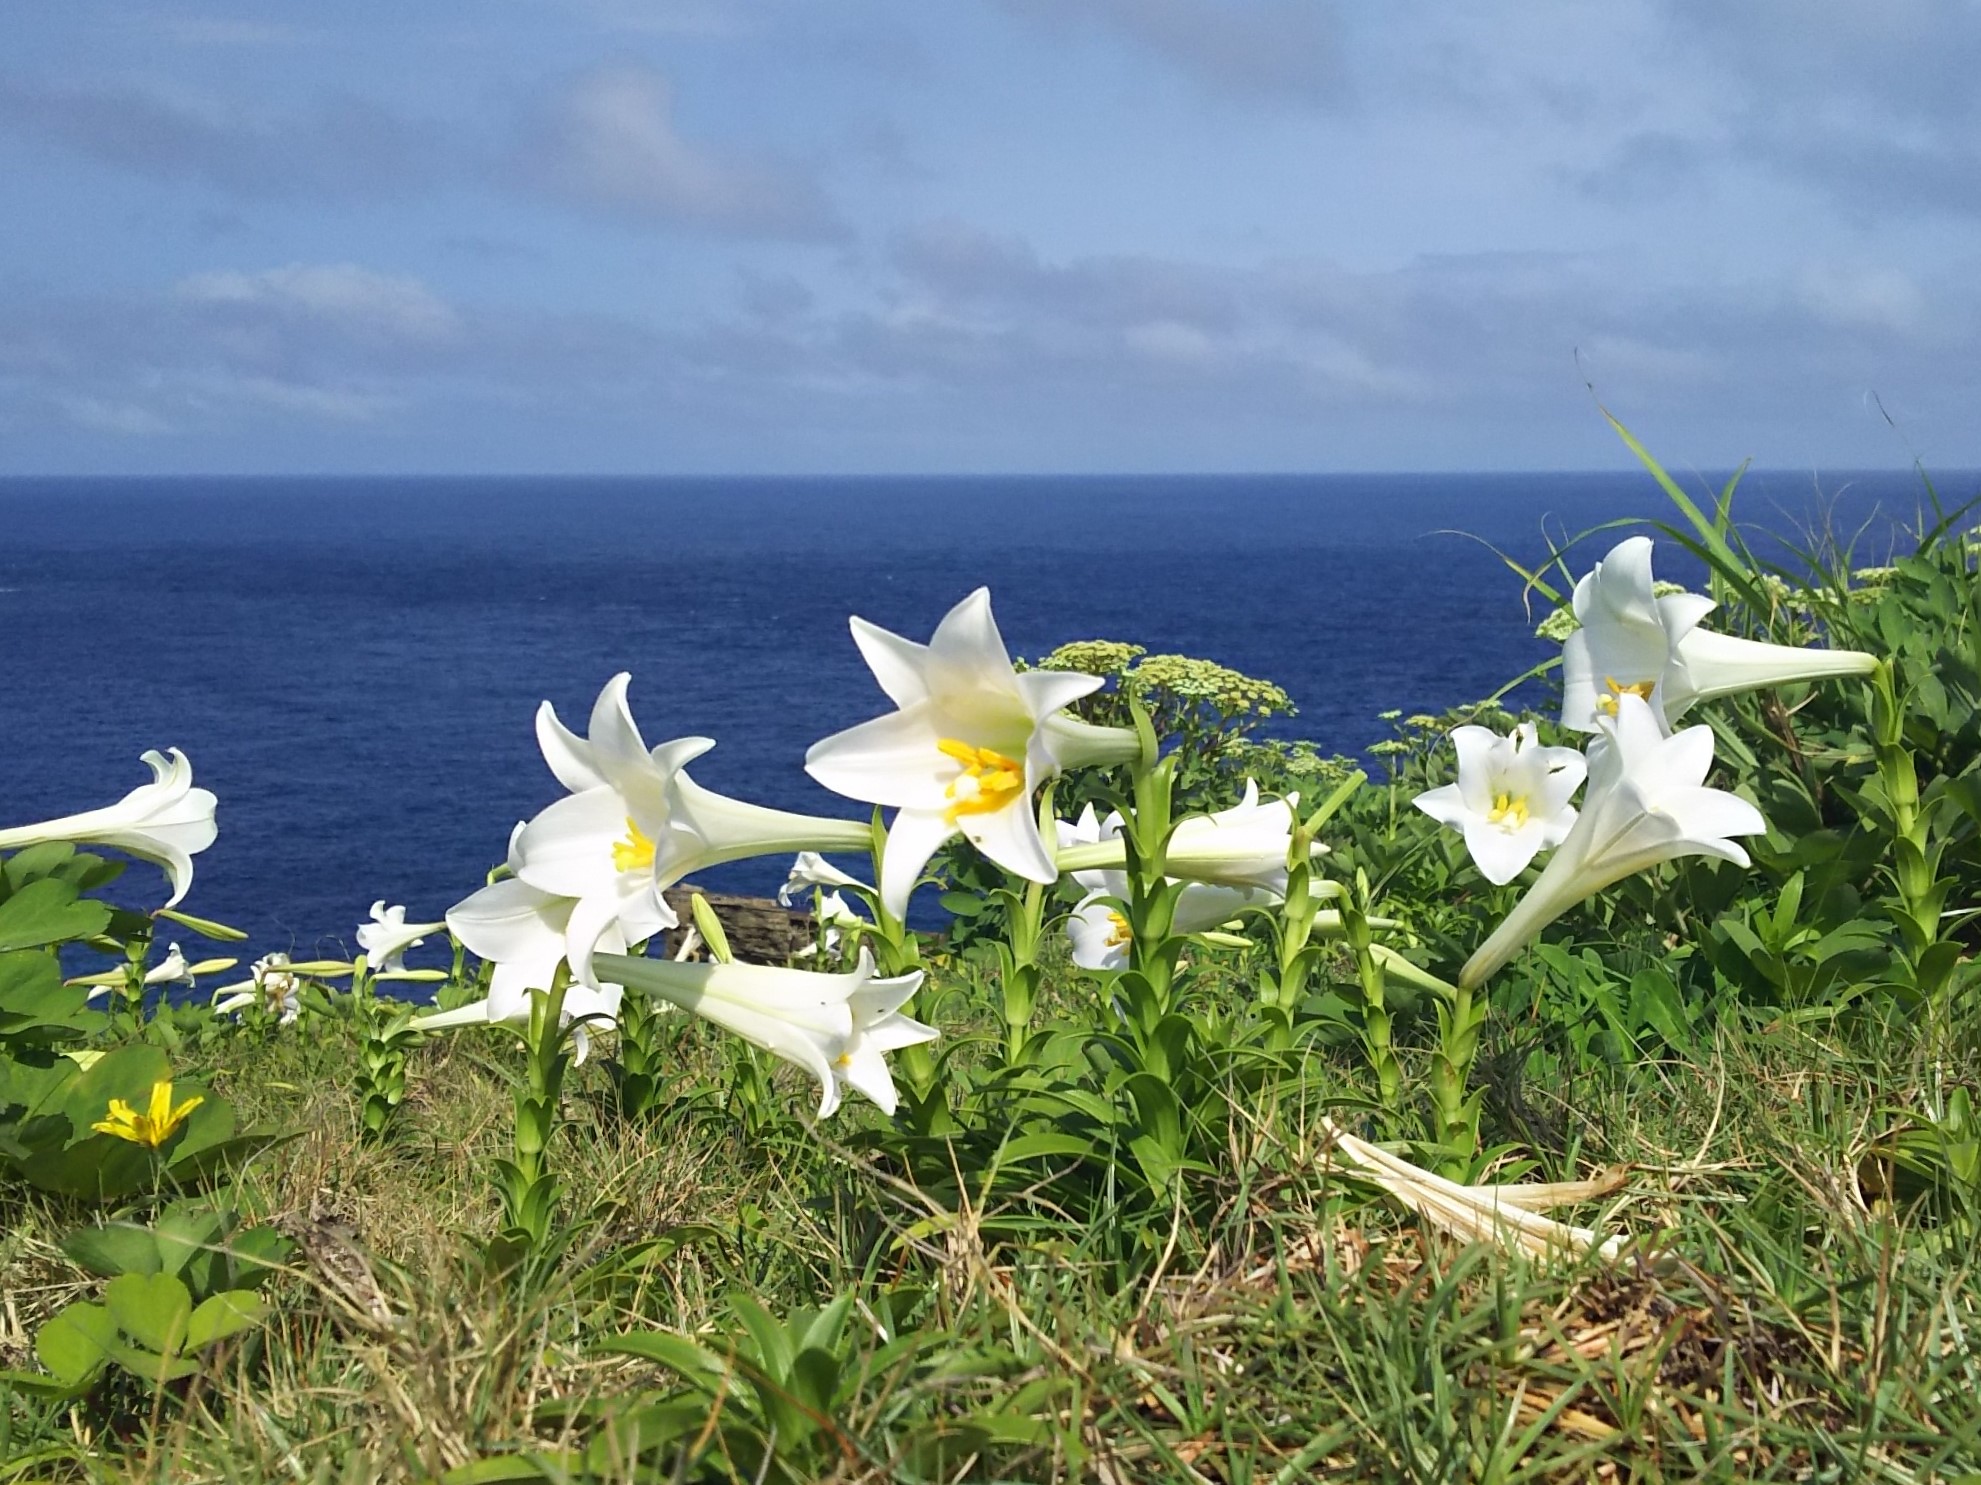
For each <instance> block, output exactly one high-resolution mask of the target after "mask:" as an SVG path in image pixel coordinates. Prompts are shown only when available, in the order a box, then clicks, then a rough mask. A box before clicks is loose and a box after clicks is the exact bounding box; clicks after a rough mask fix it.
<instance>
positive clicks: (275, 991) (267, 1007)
mask: <svg viewBox="0 0 1981 1485" xmlns="http://www.w3.org/2000/svg"><path fill="white" fill-rule="evenodd" d="M252 974H253V976H254V977H253V978H252V979H248V980H242V981H241V982H240V983H238V984H234V985H222V986H221V987H220V988H219V989H218V990H216V991H214V992H213V1009H214V1011H215V1013H217V1014H220V1015H236V1016H238V1015H239V1014H240V1013H241V1012H242V1011H245V1010H247V1009H248V1008H249V1007H250V1006H259V1007H260V1008H261V1009H262V1010H264V1011H266V1012H268V1014H270V1015H271V1016H274V1017H275V1018H276V1021H277V1023H278V1024H279V1025H282V1026H293V1025H294V1024H295V1022H296V1018H297V1017H298V1016H300V1015H301V1014H302V1012H303V996H302V987H301V985H299V984H298V983H297V980H296V977H295V975H293V974H291V973H290V972H289V956H288V955H287V954H282V953H275V954H264V955H263V956H262V957H261V958H259V959H257V960H255V962H254V966H253V969H252Z"/></svg>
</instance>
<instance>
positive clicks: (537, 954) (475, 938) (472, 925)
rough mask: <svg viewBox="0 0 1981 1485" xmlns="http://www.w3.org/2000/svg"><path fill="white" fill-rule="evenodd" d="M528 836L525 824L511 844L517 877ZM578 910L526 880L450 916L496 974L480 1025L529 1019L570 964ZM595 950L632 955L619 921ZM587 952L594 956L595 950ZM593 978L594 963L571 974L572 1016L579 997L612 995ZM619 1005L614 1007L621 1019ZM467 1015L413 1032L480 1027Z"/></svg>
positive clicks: (514, 880) (464, 904) (428, 1020)
mask: <svg viewBox="0 0 1981 1485" xmlns="http://www.w3.org/2000/svg"><path fill="white" fill-rule="evenodd" d="M539 818H541V817H539ZM527 830H528V826H526V825H521V824H519V825H518V826H517V827H516V828H515V830H514V831H512V832H511V834H510V836H509V868H510V870H511V871H512V872H514V871H515V870H516V868H517V866H518V865H519V864H520V862H521V859H522V856H521V843H522V840H523V837H524V834H525V833H526V831H527ZM578 906H579V904H578V900H577V899H576V898H572V897H560V896H558V895H557V894H555V893H552V892H546V891H544V890H543V889H542V888H541V887H535V886H532V885H531V884H530V883H528V882H526V881H524V880H523V879H522V877H521V875H520V874H519V875H514V876H507V877H504V878H502V879H501V880H500V881H496V882H491V883H490V884H489V885H488V886H486V887H483V888H481V889H480V890H479V891H476V892H472V893H470V894H469V895H468V896H467V897H465V898H463V899H462V900H461V901H460V902H457V903H455V904H454V906H453V907H451V908H449V909H448V910H447V929H448V931H449V932H450V933H452V934H453V935H454V937H455V938H457V939H459V940H460V941H461V943H462V944H463V945H465V946H466V948H467V950H468V952H469V953H471V954H474V955H475V956H477V957H478V958H481V959H484V960H486V961H488V962H489V963H490V964H492V965H494V966H495V969H494V971H493V973H492V974H491V975H490V977H489V987H488V998H487V999H486V1000H482V1001H477V1002H476V1003H475V1004H476V1006H477V1007H479V1008H480V1009H481V1012H482V1014H481V1016H480V1017H479V1019H480V1020H483V1021H513V1020H516V1019H518V1018H519V1017H527V1016H528V1015H529V1009H530V991H532V990H548V989H549V988H550V982H551V980H552V978H553V977H554V976H555V975H556V973H557V966H558V965H559V964H560V963H563V962H564V961H565V960H566V959H567V957H568V956H569V953H570V945H571V923H572V919H573V917H574V916H575V914H576V910H577V908H578ZM591 942H592V943H593V944H596V945H597V947H598V948H600V949H602V950H604V951H605V952H607V953H611V954H623V953H624V952H625V951H626V940H625V938H624V936H623V934H622V933H621V931H620V929H619V927H618V924H617V923H616V922H613V921H608V922H607V923H606V924H605V925H604V927H603V928H601V929H600V930H599V933H598V935H597V936H596V938H594V939H593V940H592V941H591ZM586 947H587V949H588V950H589V949H590V947H591V944H587V946H586ZM587 961H589V953H588V954H587ZM589 970H590V965H589V962H587V965H586V973H584V974H580V973H579V972H578V971H576V970H575V969H574V970H573V971H572V975H571V980H572V983H571V986H570V988H569V989H568V990H567V991H566V993H565V1005H566V1009H567V1012H568V1011H569V1009H570V1007H571V1006H572V1004H573V1001H572V994H573V992H578V991H590V992H592V993H593V994H596V995H605V994H606V992H608V991H609V990H611V989H612V988H613V987H610V986H605V985H600V984H598V983H596V982H595V981H593V980H592V979H591V978H590V975H589ZM580 999H581V1000H582V999H583V997H582V996H580ZM617 1004H618V1003H617V1000H616V999H614V1000H613V1009H614V1012H615V1014H616V1012H617ZM468 1009H469V1008H468V1007H465V1006H464V1007H461V1008H460V1009H459V1010H456V1011H444V1012H436V1013H434V1014H433V1015H431V1016H423V1017H421V1018H420V1019H419V1020H418V1021H416V1022H415V1023H414V1024H415V1025H417V1026H420V1027H422V1028H423V1029H433V1028H435V1027H439V1026H453V1025H460V1024H464V1023H465V1022H467V1021H472V1020H475V1019H477V1018H476V1017H473V1016H466V1015H463V1014H462V1013H463V1012H465V1011H466V1010H468ZM440 1016H446V1017H450V1018H453V1019H449V1020H444V1021H443V1020H440V1019H438V1017H440Z"/></svg>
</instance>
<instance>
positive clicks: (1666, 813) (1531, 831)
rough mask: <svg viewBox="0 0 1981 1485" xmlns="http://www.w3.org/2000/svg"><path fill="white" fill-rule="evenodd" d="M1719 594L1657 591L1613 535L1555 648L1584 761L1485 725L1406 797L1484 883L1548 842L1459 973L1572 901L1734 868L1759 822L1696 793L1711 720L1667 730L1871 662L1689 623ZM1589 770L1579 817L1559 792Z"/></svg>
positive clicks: (1480, 976)
mask: <svg viewBox="0 0 1981 1485" xmlns="http://www.w3.org/2000/svg"><path fill="white" fill-rule="evenodd" d="M1713 608H1714V603H1713V601H1712V600H1711V599H1710V598H1705V597H1702V596H1700V595H1699V594H1697V593H1670V594H1666V595H1665V596H1663V597H1659V596H1657V595H1656V593H1655V591H1654V587H1653V581H1652V577H1651V542H1650V539H1649V538H1648V537H1643V536H1633V537H1631V538H1629V539H1628V540H1626V541H1623V542H1620V543H1618V544H1617V545H1616V546H1615V547H1614V548H1612V549H1611V551H1610V553H1609V555H1608V556H1607V557H1605V558H1603V560H1602V561H1600V562H1598V563H1597V564H1596V565H1595V568H1594V570H1592V571H1591V572H1589V573H1588V574H1587V575H1586V576H1584V577H1583V578H1582V580H1581V581H1580V582H1579V583H1577V584H1576V586H1575V594H1574V599H1573V609H1574V614H1575V619H1576V621H1577V624H1578V626H1579V627H1578V628H1577V629H1576V630H1575V631H1574V632H1573V633H1571V634H1570V635H1569V636H1568V638H1567V640H1566V641H1565V642H1564V643H1563V646H1562V657H1561V658H1562V711H1561V720H1562V725H1563V726H1564V727H1567V728H1569V729H1571V730H1573V731H1576V732H1588V733H1593V734H1595V736H1594V739H1593V740H1592V741H1591V742H1590V744H1589V748H1588V753H1587V756H1586V758H1585V756H1584V755H1583V754H1581V753H1578V752H1576V751H1575V750H1574V749H1573V748H1544V747H1540V746H1539V745H1538V738H1537V736H1536V731H1535V728H1534V726H1533V724H1532V723H1523V724H1522V725H1521V726H1519V727H1516V728H1515V729H1514V731H1513V732H1512V733H1511V734H1510V735H1508V736H1506V737H1501V736H1499V735H1497V734H1495V733H1493V732H1492V731H1490V730H1489V729H1487V728H1484V727H1459V728H1456V729H1455V730H1454V731H1453V733H1452V743H1453V746H1454V747H1455V748H1456V750H1457V753H1458V781H1457V782H1456V783H1454V784H1447V785H1445V786H1444V787H1443V788H1440V789H1432V790H1429V791H1428V792H1426V793H1424V794H1420V795H1418V796H1417V800H1416V804H1417V807H1418V808H1419V809H1421V810H1423V811H1424V812H1425V813H1426V814H1428V815H1430V816H1431V817H1432V818H1434V819H1436V820H1439V821H1441V822H1442V823H1444V824H1446V825H1450V826H1452V827H1454V828H1456V829H1458V830H1461V831H1463V832H1464V835H1465V844H1466V848H1467V850H1468V851H1469V852H1470V853H1471V856H1472V860H1473V862H1474V863H1475V864H1476V865H1477V866H1478V868H1479V870H1480V872H1481V874H1482V875H1484V876H1485V877H1486V878H1487V880H1489V881H1491V882H1493V883H1495V884H1504V883H1507V882H1510V881H1512V880H1513V879H1514V878H1515V877H1517V876H1518V875H1520V873H1521V872H1522V871H1524V870H1525V869H1526V868H1527V866H1528V864H1529V863H1531V862H1532V861H1533V859H1534V858H1535V856H1537V855H1539V854H1540V853H1541V852H1542V851H1544V850H1548V849H1550V848H1558V849H1557V850H1556V854H1555V855H1554V857H1553V858H1552V859H1550V860H1549V862H1548V864H1547V865H1546V867H1545V868H1543V869H1542V871H1541V873H1540V876H1539V877H1538V878H1537V879H1536V880H1535V881H1534V883H1533V884H1532V885H1531V886H1530V887H1529V888H1528V889H1527V891H1526V892H1525V893H1524V894H1523V895H1522V897H1521V899H1520V901H1519V903H1518V904H1517V905H1516V906H1515V907H1514V909H1513V911H1512V912H1511V913H1509V914H1508V915H1507V916H1506V918H1505V920H1504V921H1502V922H1501V923H1500V925H1499V927H1498V928H1496V929H1495V930H1494V931H1493V934H1492V936H1491V937H1490V938H1488V939H1487V940H1486V941H1485V942H1484V943H1483V944H1481V945H1480V946H1479V948H1478V950H1477V951H1476V952H1475V953H1474V954H1473V955H1472V957H1471V958H1470V959H1469V960H1467V961H1466V963H1465V967H1464V969H1463V970H1462V971H1461V972H1460V974H1459V984H1460V985H1462V986H1466V987H1468V988H1469V987H1472V986H1476V985H1478V984H1479V983H1481V982H1482V981H1483V980H1485V978H1486V977H1487V976H1488V975H1490V974H1492V972H1493V971H1494V970H1496V969H1498V968H1499V967H1500V966H1501V965H1503V964H1505V963H1506V961H1507V960H1508V959H1510V958H1512V957H1513V955H1514V954H1515V953H1517V952H1518V951H1519V949H1520V948H1521V946H1522V945H1524V944H1526V943H1527V942H1528V941H1529V940H1531V939H1532V938H1534V936H1535V935H1536V934H1538V933H1539V932H1540V931H1541V929H1542V928H1544V927H1545V926H1547V924H1549V923H1551V922H1553V921H1554V920H1555V919H1556V918H1558V917H1560V916H1561V915H1562V914H1563V913H1564V912H1566V911H1567V910H1568V909H1569V908H1571V907H1573V906H1574V905H1575V904H1576V903H1578V902H1581V901H1582V900H1583V899H1585V898H1587V897H1590V896H1592V895H1593V894H1595V893H1597V892H1600V891H1602V890H1603V888H1605V887H1608V886H1610V885H1611V884H1612V883H1615V882H1618V881H1621V880H1622V879H1623V878H1624V877H1627V876H1630V875H1632V874H1634V873H1636V872H1640V871H1644V870H1647V869H1649V868H1650V867H1653V866H1656V865H1657V864H1658V863H1659V862H1661V861H1669V860H1672V859H1674V858H1676V857H1680V856H1717V857H1720V858H1721V859H1723V860H1727V861H1732V862H1734V863H1736V864H1738V865H1740V866H1746V865H1747V864H1748V856H1747V852H1746V851H1745V850H1743V849H1742V848H1741V847H1740V846H1738V845H1736V844H1735V843H1734V841H1733V839H1732V837H1734V836H1739V835H1759V834H1761V833H1763V832H1764V831H1766V830H1767V828H1768V825H1767V821H1765V820H1764V819H1762V818H1761V812H1760V811H1759V810H1758V809H1756V808H1755V807H1754V806H1753V805H1752V804H1751V803H1749V802H1748V801H1747V800H1745V799H1741V798H1740V797H1739V796H1737V795H1734V794H1729V793H1727V792H1726V791H1725V790H1722V789H1709V788H1707V787H1705V782H1706V775H1707V773H1708V772H1709V771H1710V770H1711V768H1712V766H1713V730H1712V728H1710V727H1706V726H1697V727H1687V728H1684V729H1682V730H1674V724H1675V723H1676V722H1677V721H1678V719H1679V718H1680V717H1682V716H1683V715H1684V714H1685V713H1686V712H1687V711H1688V710H1689V709H1690V708H1691V707H1692V706H1693V705H1694V704H1695V703H1697V702H1700V701H1705V700H1707V699H1709V698H1711V697H1715V696H1730V695H1733V694H1734V693H1736V692H1740V691H1751V690H1755V689H1758V688H1760V687H1762V686H1776V685H1784V684H1787V683H1790V682H1794V681H1807V680H1816V679H1820V678H1822V677H1825V676H1847V675H1868V674H1870V673H1871V672H1872V671H1873V670H1875V669H1876V668H1877V665H1878V661H1877V657H1876V656H1873V655H1867V654H1864V653H1863V652H1861V651H1857V650H1808V649H1797V648H1794V647H1792V646H1788V645H1773V644H1764V643H1762V642H1760V641H1758V640H1751V639H1740V638H1737V637H1735V636H1733V635H1727V634H1718V633H1715V632H1714V631H1712V630H1710V629H1705V628H1702V627H1700V623H1701V620H1703V619H1704V618H1705V617H1706V615H1707V614H1709V613H1710V612H1712V610H1713ZM1585 777H1586V779H1587V780H1588V784H1589V790H1588V793H1587V795H1586V796H1585V797H1584V799H1583V802H1582V808H1581V809H1580V810H1579V811H1578V810H1577V809H1576V808H1575V806H1574V805H1573V804H1571V803H1570V801H1571V800H1572V799H1573V798H1574V797H1575V792H1576V790H1577V789H1578V788H1580V787H1581V785H1582V783H1583V780H1584V779H1585Z"/></svg>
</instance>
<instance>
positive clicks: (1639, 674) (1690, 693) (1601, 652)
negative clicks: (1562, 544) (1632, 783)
mask: <svg viewBox="0 0 1981 1485" xmlns="http://www.w3.org/2000/svg"><path fill="white" fill-rule="evenodd" d="M1714 606H1715V605H1714V603H1713V600H1712V599H1710V598H1706V597H1703V596H1701V595H1700V594H1697V593H1668V594H1666V595H1665V596H1664V597H1662V598H1660V597H1658V596H1656V594H1655V593H1654V592H1653V589H1652V577H1651V539H1650V538H1649V537H1647V536H1633V537H1630V538H1628V539H1627V540H1624V541H1621V542H1618V543H1617V544H1616V546H1614V547H1612V548H1611V549H1610V552H1609V555H1608V556H1606V557H1604V558H1603V560H1602V561H1600V562H1598V563H1597V564H1596V565H1595V567H1594V568H1593V569H1591V570H1590V571H1589V572H1588V573H1587V574H1585V575H1584V576H1583V578H1582V580H1581V581H1580V582H1578V583H1577V584H1576V585H1575V597H1574V608H1575V617H1576V618H1577V619H1578V620H1579V621H1580V622H1581V626H1582V627H1581V628H1579V629H1577V630H1576V631H1575V632H1574V633H1573V634H1571V635H1569V637H1568V638H1567V640H1566V641H1564V643H1563V645H1562V652H1561V690H1562V704H1561V720H1562V725H1563V726H1564V727H1572V728H1574V729H1575V730H1576V731H1578V732H1594V731H1595V730H1596V728H1597V724H1598V723H1599V721H1600V720H1601V719H1602V718H1604V717H1614V716H1616V714H1617V704H1618V702H1619V701H1620V700H1621V699H1622V698H1623V697H1624V696H1626V695H1629V696H1638V697H1642V698H1643V699H1644V700H1646V701H1648V702H1649V703H1650V704H1651V707H1652V710H1653V712H1654V713H1655V715H1656V716H1657V717H1658V718H1659V719H1660V720H1661V721H1662V722H1663V723H1664V725H1665V726H1666V728H1667V729H1669V728H1670V727H1671V726H1672V724H1674V723H1676V722H1677V721H1678V719H1679V718H1680V717H1682V716H1684V715H1685V713H1686V712H1687V711H1688V710H1689V709H1690V708H1691V707H1692V706H1693V705H1695V704H1696V703H1698V702H1701V701H1705V700H1709V699H1710V698H1712V697H1715V696H1731V695H1733V694H1735V693H1736V692H1740V691H1752V690H1755V689H1757V688H1759V687H1762V686H1777V685H1782V684H1785V683H1787V682H1790V681H1810V680H1819V679H1821V678H1823V677H1825V676H1844V675H1869V674H1870V673H1871V671H1872V670H1874V669H1876V667H1877V664H1878V660H1877V657H1876V656H1875V655H1867V654H1865V653H1863V652H1862V651H1860V650H1806V649H1799V648H1797V647H1795V646H1793V645H1773V644H1765V643H1763V642H1762V641H1760V640H1753V639H1740V638H1737V637H1736V636H1734V635H1730V634H1716V633H1715V632H1713V631H1712V630H1710V629H1702V628H1700V627H1699V624H1700V621H1701V620H1702V619H1704V618H1705V617H1706V615H1707V614H1709V613H1711V612H1712V610H1713V608H1714Z"/></svg>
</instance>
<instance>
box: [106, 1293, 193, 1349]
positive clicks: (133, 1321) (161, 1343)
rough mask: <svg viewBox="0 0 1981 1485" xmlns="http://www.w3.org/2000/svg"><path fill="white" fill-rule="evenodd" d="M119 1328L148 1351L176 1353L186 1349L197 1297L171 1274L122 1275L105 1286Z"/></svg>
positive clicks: (113, 1317)
mask: <svg viewBox="0 0 1981 1485" xmlns="http://www.w3.org/2000/svg"><path fill="white" fill-rule="evenodd" d="M103 1302H104V1304H106V1305H107V1306H109V1309H110V1318H111V1319H113V1320H115V1321H116V1322H117V1328H118V1329H119V1330H121V1331H123V1332H124V1334H125V1335H127V1336H129V1337H130V1338H131V1339H132V1340H134V1341H136V1342H137V1343H138V1344H139V1345H140V1346H142V1347H144V1348H145V1349H146V1350H148V1351H156V1352H158V1353H160V1354H161V1355H165V1356H175V1355H177V1354H178V1353H179V1352H180V1351H181V1350H183V1349H184V1346H185V1340H186V1321H187V1319H188V1318H189V1317H190V1316H191V1314H192V1311H193V1297H192V1296H191V1295H190V1294H188V1293H187V1292H186V1286H185V1285H184V1284H182V1283H180V1282H179V1281H178V1280H177V1279H175V1278H174V1277H172V1275H170V1274H122V1275H119V1276H118V1277H117V1278H114V1279H112V1280H111V1281H110V1282H109V1283H108V1284H106V1285H105V1286H104V1289H103Z"/></svg>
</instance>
